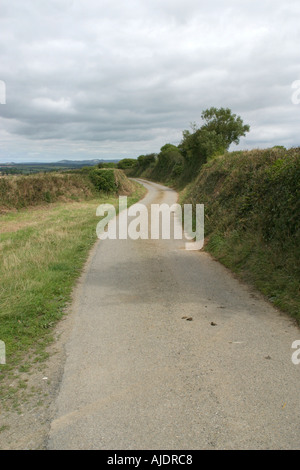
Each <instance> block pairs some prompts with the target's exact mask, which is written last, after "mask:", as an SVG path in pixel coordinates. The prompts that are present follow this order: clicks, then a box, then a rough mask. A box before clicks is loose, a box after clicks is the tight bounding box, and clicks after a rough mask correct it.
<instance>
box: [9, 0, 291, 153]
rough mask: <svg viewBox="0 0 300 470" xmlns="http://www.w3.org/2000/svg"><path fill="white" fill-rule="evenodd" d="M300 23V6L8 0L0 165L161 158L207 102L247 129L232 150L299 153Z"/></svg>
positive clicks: (269, 1)
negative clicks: (237, 117) (281, 149)
mask: <svg viewBox="0 0 300 470" xmlns="http://www.w3.org/2000/svg"><path fill="white" fill-rule="evenodd" d="M299 24H300V2H299V0H285V1H284V2H283V1H282V0H281V1H278V0H259V1H257V0H251V1H248V0H226V1H224V0H222V1H219V0H211V1H209V2H208V1H202V0H180V1H179V0H126V1H125V0H107V1H106V0H44V1H43V0H26V1H24V0H1V4H0V80H1V81H2V83H0V85H2V90H3V83H5V85H6V104H0V162H8V161H15V162H21V161H57V160H61V159H74V160H75V159H76V160H81V159H94V158H100V159H101V158H105V159H113V158H124V157H133V158H135V157H137V156H139V155H141V154H145V153H152V152H159V150H160V148H161V146H162V145H164V144H165V143H169V142H170V143H173V144H175V145H177V144H178V143H179V142H180V140H181V138H182V131H183V130H184V129H189V128H190V123H191V122H196V123H197V124H199V125H201V112H202V111H203V110H204V109H207V108H209V107H211V106H215V107H218V108H219V107H229V108H230V109H232V111H233V112H234V113H235V114H237V115H240V116H241V117H242V119H243V121H244V123H246V124H250V126H251V130H250V133H249V134H247V136H246V137H245V138H242V139H241V142H240V145H239V147H236V146H233V147H232V149H235V148H244V149H249V148H257V147H259V148H264V147H268V146H273V145H285V146H287V147H292V146H300V138H299V135H300V133H299V130H300V129H299V127H300V104H296V102H295V103H293V101H295V99H294V100H292V96H293V94H294V96H295V94H296V93H297V89H293V88H292V84H293V83H294V82H295V81H296V80H300V27H299ZM299 83H300V82H299ZM299 88H300V87H299ZM0 96H1V95H0ZM298 96H299V97H300V90H299V93H298ZM2 101H3V100H2ZM296 101H297V100H296ZM298 101H300V100H298Z"/></svg>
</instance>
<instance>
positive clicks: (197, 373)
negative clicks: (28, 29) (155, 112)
mask: <svg viewBox="0 0 300 470" xmlns="http://www.w3.org/2000/svg"><path fill="white" fill-rule="evenodd" d="M143 184H144V185H145V186H146V188H147V189H148V193H147V196H146V197H145V198H144V200H143V201H142V202H143V203H144V204H145V205H146V206H147V207H150V204H151V203H162V202H165V203H168V204H172V203H174V202H176V200H177V193H176V192H174V191H173V190H171V189H169V188H165V187H164V186H161V185H158V184H154V183H150V182H144V183H143ZM72 317H73V321H72V325H73V326H72V331H71V333H70V335H69V339H68V342H67V344H66V362H65V367H64V374H63V378H62V383H61V386H60V391H59V394H58V397H57V403H56V405H57V413H56V416H55V419H54V420H53V422H52V423H51V430H50V435H49V439H48V449H122V450H125V449H130V450H136V449H149V450H152V449H156V450H159V449H164V450H176V449H179V450H181V449H187V450H188V449H190V450H192V449H299V448H300V418H299V417H300V394H299V385H300V380H299V379H300V375H299V374H300V365H298V366H297V365H294V364H293V362H292V360H291V357H292V353H293V350H292V349H291V346H292V343H293V341H295V340H297V339H300V332H299V329H298V328H297V327H296V326H295V324H294V323H293V321H292V320H290V319H289V318H288V317H286V316H285V315H281V314H280V313H279V312H278V311H277V310H275V309H274V308H273V307H272V306H271V305H270V304H268V303H267V302H266V301H264V300H263V299H262V298H261V296H260V295H259V294H258V293H257V292H255V291H253V290H252V289H251V288H249V287H247V286H245V285H243V284H242V283H240V282H239V281H237V280H236V279H235V277H234V276H233V275H232V274H231V273H230V272H229V271H228V270H227V269H226V268H224V267H223V266H222V265H220V264H219V263H218V262H216V261H214V260H213V259H212V258H211V257H210V256H209V255H208V254H206V253H204V252H201V251H200V252H199V251H186V250H185V249H184V240H150V239H148V240H141V239H139V240H130V239H128V240H104V241H101V240H99V241H98V242H97V244H96V246H95V247H94V249H93V251H92V254H91V257H90V262H89V264H88V267H87V269H86V272H85V273H84V275H83V277H82V279H81V281H80V283H79V286H78V287H77V290H76V295H75V301H74V305H73V308H72Z"/></svg>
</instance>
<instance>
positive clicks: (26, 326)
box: [0, 184, 145, 402]
mask: <svg viewBox="0 0 300 470" xmlns="http://www.w3.org/2000/svg"><path fill="white" fill-rule="evenodd" d="M144 192H145V190H144V188H142V187H141V186H139V185H137V184H135V191H134V193H133V194H132V195H131V196H128V203H129V204H133V203H135V202H136V201H138V200H139V199H140V198H141V197H142V195H143V194H144ZM104 202H105V203H110V204H115V205H117V203H118V198H117V197H116V196H104V195H103V196H101V198H99V197H98V198H94V199H90V200H86V201H80V202H67V203H62V202H58V203H55V204H49V205H48V206H47V207H42V208H41V207H37V208H35V209H30V210H28V209H23V210H21V211H19V212H10V213H8V214H5V215H2V216H0V277H1V284H0V304H1V310H0V339H1V340H2V341H4V342H5V344H6V352H7V359H6V362H7V363H6V365H0V396H1V398H2V399H3V400H4V402H5V399H9V398H12V396H13V395H14V394H18V393H20V390H19V389H18V387H17V385H16V387H14V386H10V387H9V388H7V386H4V385H3V386H2V388H1V383H3V384H4V379H5V378H6V377H8V376H10V377H11V380H13V379H15V380H17V376H18V369H17V367H21V368H22V370H24V369H26V368H28V367H30V364H31V363H32V362H33V361H39V360H42V359H43V358H44V357H45V346H46V345H47V343H48V342H49V341H50V340H51V331H52V328H53V326H54V325H55V324H56V322H57V321H58V320H59V319H60V318H61V317H62V315H63V311H64V308H65V306H66V304H67V302H68V301H69V300H70V296H71V292H72V288H73V286H74V283H75V280H76V279H77V278H78V276H79V275H80V273H81V270H82V267H83V264H84V262H85V261H86V259H87V256H88V252H89V250H90V248H91V247H92V245H93V244H94V243H95V241H96V239H97V238H96V225H97V223H98V221H99V218H98V217H96V208H97V207H98V205H99V204H101V203H104ZM100 243H101V242H100Z"/></svg>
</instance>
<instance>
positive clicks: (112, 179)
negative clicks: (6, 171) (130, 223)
mask: <svg viewBox="0 0 300 470" xmlns="http://www.w3.org/2000/svg"><path fill="white" fill-rule="evenodd" d="M132 191H133V184H132V182H131V181H129V180H128V178H127V177H126V176H125V174H124V173H123V171H122V170H117V169H98V168H97V167H91V168H88V169H87V171H86V172H85V171H84V170H76V171H75V170H74V171H73V172H72V173H70V174H69V173H39V174H35V175H27V176H25V175H17V176H12V175H10V176H2V177H0V213H5V212H8V211H10V210H15V209H17V210H18V209H22V208H24V207H33V206H39V205H47V204H49V203H53V202H57V201H62V202H69V201H83V200H88V199H91V198H92V197H97V195H98V194H99V192H104V193H109V194H112V193H115V194H124V195H128V194H130V193H131V192H132Z"/></svg>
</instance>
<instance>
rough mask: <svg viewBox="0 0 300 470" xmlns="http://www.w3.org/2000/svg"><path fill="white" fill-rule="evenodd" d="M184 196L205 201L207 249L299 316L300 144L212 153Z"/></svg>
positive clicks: (283, 307)
mask: <svg viewBox="0 0 300 470" xmlns="http://www.w3.org/2000/svg"><path fill="white" fill-rule="evenodd" d="M181 202H182V203H192V204H193V205H195V204H197V203H204V204H205V235H206V242H207V243H206V245H205V249H206V250H207V251H208V252H210V253H211V254H212V255H213V256H214V257H215V258H217V259H218V260H220V261H221V262H222V263H223V264H224V265H226V266H227V267H229V268H230V269H231V270H233V271H234V272H235V273H237V274H238V275H239V276H240V277H241V278H243V279H244V280H246V281H247V282H249V283H251V284H253V285H254V286H255V287H257V288H258V289H259V290H260V291H261V292H262V293H263V294H265V295H266V296H267V297H268V299H269V300H270V301H271V302H272V303H273V304H274V305H275V306H277V307H279V308H280V309H281V310H283V311H285V312H287V313H289V314H290V315H292V316H293V317H295V318H297V320H298V321H299V322H300V289H299V286H300V266H299V259H300V149H291V150H288V151H287V150H285V149H267V150H253V151H247V152H233V153H229V154H226V155H224V156H220V157H218V158H216V159H213V160H211V161H210V162H209V163H207V164H206V165H204V166H203V167H202V168H201V170H200V172H199V174H198V177H197V178H196V180H194V181H193V182H192V183H190V184H189V185H188V186H187V187H186V188H185V189H184V190H183V191H182V193H181Z"/></svg>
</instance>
